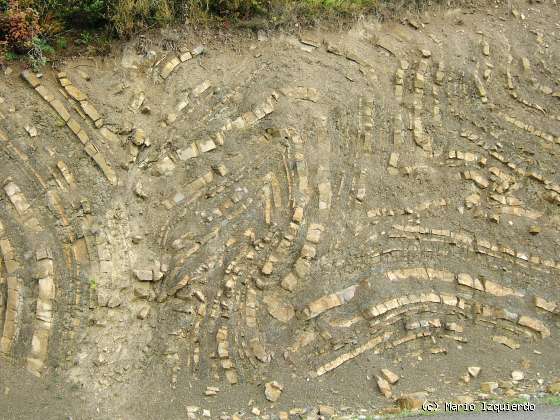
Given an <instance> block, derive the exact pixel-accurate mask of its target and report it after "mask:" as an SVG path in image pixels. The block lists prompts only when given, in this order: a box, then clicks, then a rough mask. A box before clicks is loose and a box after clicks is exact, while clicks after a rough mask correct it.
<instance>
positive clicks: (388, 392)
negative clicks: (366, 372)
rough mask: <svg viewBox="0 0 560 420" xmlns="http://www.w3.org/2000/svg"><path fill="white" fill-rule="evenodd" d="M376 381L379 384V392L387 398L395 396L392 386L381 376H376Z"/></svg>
mask: <svg viewBox="0 0 560 420" xmlns="http://www.w3.org/2000/svg"><path fill="white" fill-rule="evenodd" d="M375 380H376V382H377V388H379V392H381V393H382V394H383V396H384V397H385V398H391V396H392V395H393V390H392V389H391V385H389V382H387V381H386V380H385V379H383V378H382V377H381V376H376V377H375Z"/></svg>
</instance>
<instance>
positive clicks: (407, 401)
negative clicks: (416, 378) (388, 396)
mask: <svg viewBox="0 0 560 420" xmlns="http://www.w3.org/2000/svg"><path fill="white" fill-rule="evenodd" d="M427 399H428V394H427V393H425V392H414V393H411V394H405V395H402V396H400V397H399V398H397V404H398V405H399V407H400V408H401V409H403V410H420V409H421V408H422V405H423V404H424V403H425V402H426V401H427Z"/></svg>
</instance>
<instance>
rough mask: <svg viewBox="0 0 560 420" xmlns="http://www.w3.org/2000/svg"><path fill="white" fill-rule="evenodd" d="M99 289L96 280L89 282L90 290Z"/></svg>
mask: <svg viewBox="0 0 560 420" xmlns="http://www.w3.org/2000/svg"><path fill="white" fill-rule="evenodd" d="M96 289H97V282H96V281H95V279H90V280H89V290H92V291H95V290H96Z"/></svg>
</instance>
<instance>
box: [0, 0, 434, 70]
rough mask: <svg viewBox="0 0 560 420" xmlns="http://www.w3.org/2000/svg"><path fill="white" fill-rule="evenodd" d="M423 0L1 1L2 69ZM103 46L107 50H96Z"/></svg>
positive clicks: (412, 5)
mask: <svg viewBox="0 0 560 420" xmlns="http://www.w3.org/2000/svg"><path fill="white" fill-rule="evenodd" d="M423 3H425V2H424V0H0V64H1V63H2V62H3V61H7V60H9V59H13V58H14V55H13V54H15V55H16V56H19V57H27V58H29V60H30V62H31V64H32V65H35V64H41V63H46V62H47V61H48V60H49V58H50V57H51V56H52V55H53V53H54V50H53V49H52V48H50V47H49V46H54V47H55V48H56V49H57V50H58V51H61V50H65V49H68V48H71V47H73V46H74V47H77V48H80V49H83V48H84V47H85V48H92V46H93V48H94V51H90V52H93V53H100V52H103V51H105V50H106V49H107V48H106V46H107V45H106V44H107V43H108V42H107V41H108V40H109V39H111V38H114V37H129V36H131V35H133V34H134V33H136V32H138V31H141V30H145V29H148V28H153V27H158V26H164V25H167V24H171V23H185V22H189V23H190V24H210V23H215V24H219V25H222V26H225V27H226V28H227V27H231V26H234V25H239V26H244V27H248V28H260V27H265V28H266V27H268V28H270V27H278V26H282V25H293V24H295V23H302V24H305V25H312V24H314V23H315V22H316V21H317V20H319V19H322V20H325V19H326V20H329V19H332V18H338V17H346V18H348V17H356V16H359V15H360V14H367V13H371V12H376V13H378V12H379V11H380V9H381V8H383V10H388V11H394V10H395V9H400V8H403V7H408V8H413V9H417V8H419V7H420V6H421V5H422V4H423ZM99 43H101V44H102V48H101V49H99V48H97V45H98V44H99Z"/></svg>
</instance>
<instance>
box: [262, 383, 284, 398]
mask: <svg viewBox="0 0 560 420" xmlns="http://www.w3.org/2000/svg"><path fill="white" fill-rule="evenodd" d="M283 389H284V388H283V387H282V385H280V384H279V383H278V382H276V381H272V382H267V383H266V384H265V386H264V395H265V396H266V399H267V400H268V401H271V402H276V401H278V399H279V398H280V396H281V395H282V391H283Z"/></svg>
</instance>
